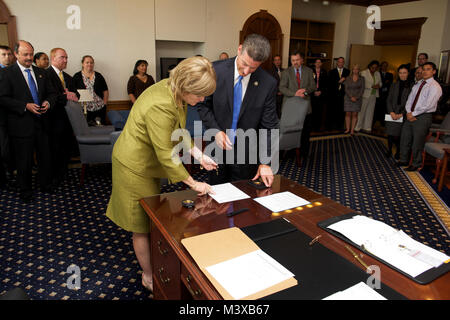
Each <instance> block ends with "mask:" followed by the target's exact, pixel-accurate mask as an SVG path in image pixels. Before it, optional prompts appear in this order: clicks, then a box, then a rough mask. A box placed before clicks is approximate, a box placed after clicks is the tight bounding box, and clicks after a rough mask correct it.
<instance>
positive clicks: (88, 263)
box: [0, 135, 450, 300]
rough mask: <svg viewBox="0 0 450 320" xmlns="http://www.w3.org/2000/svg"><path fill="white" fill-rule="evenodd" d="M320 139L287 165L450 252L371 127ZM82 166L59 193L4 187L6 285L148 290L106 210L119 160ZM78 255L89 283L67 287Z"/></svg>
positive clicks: (43, 295) (100, 292)
mask: <svg viewBox="0 0 450 320" xmlns="http://www.w3.org/2000/svg"><path fill="white" fill-rule="evenodd" d="M311 148H312V149H311V158H310V159H309V161H307V162H306V163H305V165H304V166H303V167H302V168H301V169H300V170H299V169H298V167H297V166H296V165H295V161H294V158H292V159H290V158H288V159H285V160H284V161H283V162H282V163H281V167H280V172H279V173H280V174H283V175H285V176H286V177H288V178H291V179H293V180H296V181H298V182H299V183H301V184H304V185H306V186H307V187H310V188H312V189H313V190H315V191H317V192H319V193H323V194H324V195H326V196H328V197H330V198H332V199H334V200H336V201H338V202H340V203H342V204H344V205H346V206H349V207H351V208H353V209H355V210H357V211H360V212H363V213H365V214H367V215H368V216H371V217H373V218H375V219H377V220H381V221H384V222H386V223H387V224H389V225H391V226H393V227H395V228H399V229H402V230H404V231H405V232H406V233H408V234H409V235H410V236H412V237H413V238H415V239H417V240H419V241H421V242H423V243H425V244H427V245H429V246H431V247H434V248H436V249H438V250H441V251H443V252H445V253H446V254H450V250H449V242H450V241H449V235H448V232H447V230H446V229H445V227H444V226H443V225H442V224H441V222H440V221H439V219H438V218H437V217H436V216H435V215H434V213H433V211H432V210H431V209H430V207H429V205H428V204H427V202H426V201H425V200H424V199H423V198H422V196H421V194H420V193H419V192H418V190H417V189H416V188H415V187H414V185H413V184H412V183H411V182H410V179H409V178H408V176H407V175H405V173H404V172H403V171H402V170H401V169H399V168H397V167H396V166H395V164H394V162H393V160H390V159H389V160H388V159H386V158H385V157H384V155H383V152H384V145H383V142H381V141H379V140H378V139H372V138H369V137H366V136H362V135H361V136H357V137H353V138H350V137H344V138H335V139H333V138H331V139H324V140H322V139H315V140H314V141H313V142H312V144H311ZM78 175H79V169H71V170H69V178H68V179H67V180H66V181H65V183H64V184H63V185H62V186H61V187H60V188H59V189H58V191H57V192H56V193H55V194H52V195H49V194H45V193H42V192H38V193H37V194H36V200H35V202H34V203H33V204H30V205H25V204H22V203H21V202H20V201H19V199H18V195H17V194H16V193H14V192H7V191H0V294H2V293H4V292H6V291H7V290H9V289H11V288H13V287H21V288H23V289H24V290H25V291H26V293H27V294H28V295H29V296H30V298H32V299H49V300H61V299H64V300H67V299H70V300H77V299H87V300H90V299H92V300H115V299H120V300H145V299H148V297H149V292H148V291H145V290H144V289H143V287H142V286H141V284H140V270H139V265H138V263H137V260H136V257H135V255H134V252H133V248H132V243H131V235H130V234H129V233H127V232H124V231H123V230H121V229H119V228H118V227H117V226H115V225H114V224H113V223H112V222H110V221H109V219H107V218H106V216H105V211H106V206H107V203H108V200H109V195H110V192H111V178H110V175H111V167H110V165H99V166H95V167H92V168H90V169H89V170H88V171H87V177H86V182H85V185H84V187H80V186H79V184H78ZM197 178H201V177H197ZM180 188H182V186H181V185H170V186H165V187H164V189H163V191H165V192H168V191H174V190H178V189H180ZM447 215H448V208H447ZM72 264H73V265H76V266H78V267H79V268H80V272H81V273H80V280H81V281H80V282H81V285H80V287H81V288H80V289H79V290H71V289H69V288H68V287H67V282H68V279H69V277H71V276H72V273H67V269H68V267H69V266H71V265H72Z"/></svg>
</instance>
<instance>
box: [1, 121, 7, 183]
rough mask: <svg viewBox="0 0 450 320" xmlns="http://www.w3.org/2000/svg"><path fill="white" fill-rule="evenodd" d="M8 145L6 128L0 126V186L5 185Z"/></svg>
mask: <svg viewBox="0 0 450 320" xmlns="http://www.w3.org/2000/svg"><path fill="white" fill-rule="evenodd" d="M8 149H9V143H8V135H7V130H6V127H4V126H0V185H4V184H5V183H6V167H7V163H8V157H9V152H8Z"/></svg>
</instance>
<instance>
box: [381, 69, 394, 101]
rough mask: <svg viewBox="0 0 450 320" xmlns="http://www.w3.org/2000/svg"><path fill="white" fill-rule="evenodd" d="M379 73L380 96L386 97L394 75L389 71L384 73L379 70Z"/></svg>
mask: <svg viewBox="0 0 450 320" xmlns="http://www.w3.org/2000/svg"><path fill="white" fill-rule="evenodd" d="M380 75H381V83H382V86H381V89H380V96H382V97H385V98H387V96H388V94H389V88H390V87H391V85H392V83H393V82H394V75H393V74H392V73H390V72H386V73H385V74H384V75H383V73H382V72H381V71H380Z"/></svg>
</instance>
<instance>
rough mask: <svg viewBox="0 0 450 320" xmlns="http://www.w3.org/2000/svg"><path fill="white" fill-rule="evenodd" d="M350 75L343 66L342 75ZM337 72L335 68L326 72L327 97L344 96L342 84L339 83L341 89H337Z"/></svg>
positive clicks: (345, 76)
mask: <svg viewBox="0 0 450 320" xmlns="http://www.w3.org/2000/svg"><path fill="white" fill-rule="evenodd" d="M349 75H350V70H348V69H347V68H344V70H343V71H342V77H344V78H347V77H348V76H349ZM339 80H340V78H339V72H338V69H337V68H334V69H333V70H331V71H330V72H329V73H328V93H329V97H330V98H332V97H336V96H339V95H340V96H344V95H345V87H344V84H342V85H341V89H340V90H339Z"/></svg>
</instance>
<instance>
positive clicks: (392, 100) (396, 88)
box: [386, 81, 412, 114]
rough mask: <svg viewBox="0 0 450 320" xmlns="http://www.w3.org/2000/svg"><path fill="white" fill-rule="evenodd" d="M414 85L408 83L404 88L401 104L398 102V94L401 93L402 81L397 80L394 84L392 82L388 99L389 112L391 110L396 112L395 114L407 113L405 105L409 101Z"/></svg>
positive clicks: (387, 108) (387, 107)
mask: <svg viewBox="0 0 450 320" xmlns="http://www.w3.org/2000/svg"><path fill="white" fill-rule="evenodd" d="M411 89H412V86H411V85H409V82H408V85H407V86H406V87H405V88H404V89H403V93H402V97H401V104H400V105H399V104H397V102H398V95H399V93H400V83H399V82H398V81H397V82H395V83H394V84H392V86H391V88H390V90H389V95H388V98H387V100H386V110H387V113H388V114H390V113H391V112H394V113H395V114H400V113H403V114H404V113H405V112H406V111H405V105H406V102H407V101H408V97H409V94H410V93H411Z"/></svg>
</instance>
